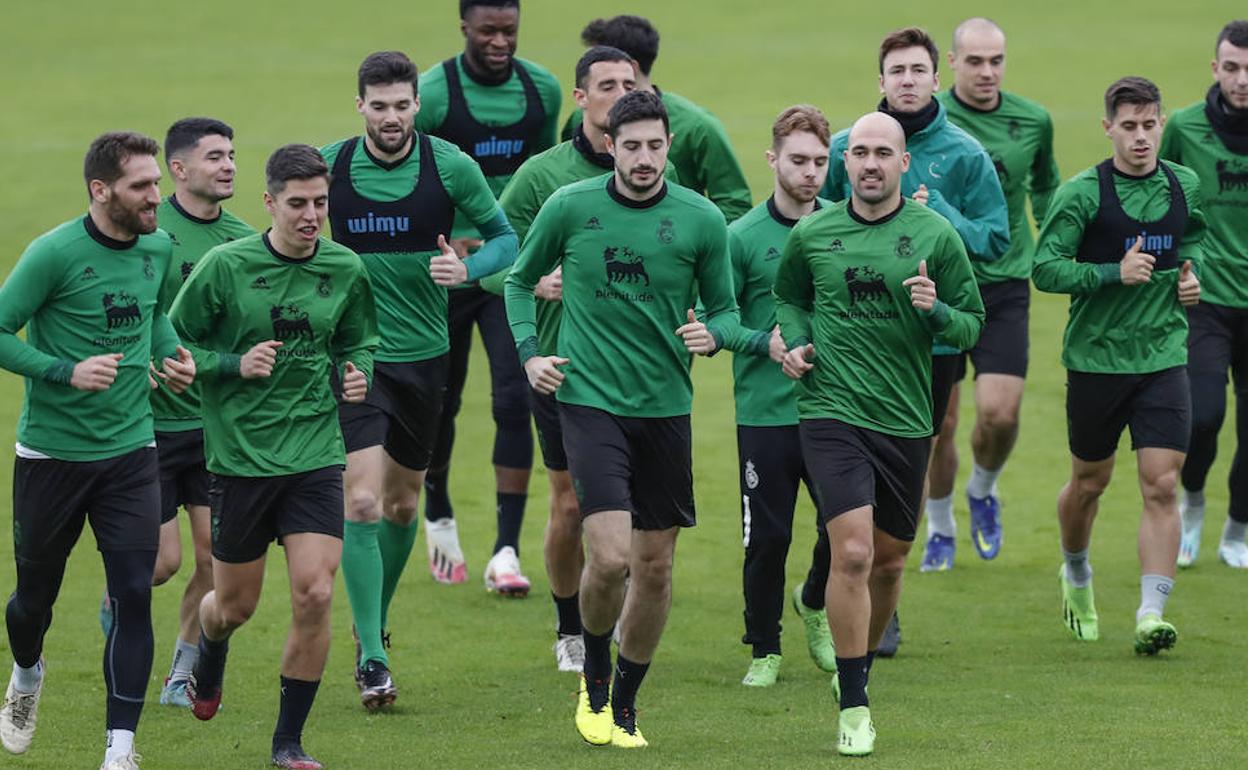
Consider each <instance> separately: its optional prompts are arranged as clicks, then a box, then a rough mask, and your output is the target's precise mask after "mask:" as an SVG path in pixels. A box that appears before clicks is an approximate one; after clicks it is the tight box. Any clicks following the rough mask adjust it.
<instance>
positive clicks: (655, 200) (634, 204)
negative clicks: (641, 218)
mask: <svg viewBox="0 0 1248 770" xmlns="http://www.w3.org/2000/svg"><path fill="white" fill-rule="evenodd" d="M660 184H661V185H662V187H660V188H659V191H658V192H657V193H655V194H654V195H651V196H650V197H649V198H646V199H645V200H644V201H635V200H633V199H632V198H628V197H625V196H624V194H623V193H621V192H620V191H619V190H617V189H616V187H615V174H612V175H611V178H610V179H608V180H607V195H610V196H611V200H613V201H615V202H616V203H618V204H620V205H621V206H624V207H625V208H630V209H648V208H652V207H654V206H657V205H659V202H660V201H662V200H663V199H664V198H666V197H667V180H666V179H664V180H663V181H662V182H661V183H660Z"/></svg>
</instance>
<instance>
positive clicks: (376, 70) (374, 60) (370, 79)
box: [359, 51, 419, 99]
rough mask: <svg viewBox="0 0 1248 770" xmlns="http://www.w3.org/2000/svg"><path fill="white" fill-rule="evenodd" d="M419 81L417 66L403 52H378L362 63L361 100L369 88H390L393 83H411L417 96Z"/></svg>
mask: <svg viewBox="0 0 1248 770" xmlns="http://www.w3.org/2000/svg"><path fill="white" fill-rule="evenodd" d="M418 79H419V75H418V72H417V70H416V65H415V64H413V63H412V60H411V59H409V58H407V54H405V53H403V52H402V51H378V52H376V53H370V54H369V55H368V56H366V57H364V61H362V62H360V73H359V87H360V98H361V99H363V98H364V89H365V88H367V87H368V86H388V85H390V84H391V83H411V84H412V95H413V96H415V95H416V81H417V80H418Z"/></svg>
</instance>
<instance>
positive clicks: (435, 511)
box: [425, 467, 455, 521]
mask: <svg viewBox="0 0 1248 770" xmlns="http://www.w3.org/2000/svg"><path fill="white" fill-rule="evenodd" d="M450 473H451V469H450V468H449V467H447V468H439V469H438V470H436V471H435V470H433V469H432V468H431V469H430V470H429V472H428V473H427V474H425V518H426V519H427V520H429V521H437V520H438V519H453V518H455V510H454V509H453V508H451V490H450V485H449V484H448V483H447V482H448V477H449V476H450Z"/></svg>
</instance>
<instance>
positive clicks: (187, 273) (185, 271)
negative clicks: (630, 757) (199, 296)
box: [178, 262, 195, 283]
mask: <svg viewBox="0 0 1248 770" xmlns="http://www.w3.org/2000/svg"><path fill="white" fill-rule="evenodd" d="M194 269H195V263H194V262H183V263H182V264H181V265H180V266H179V268H178V270H179V272H181V273H182V282H183V283H185V282H186V279H187V278H190V277H191V271H192V270H194Z"/></svg>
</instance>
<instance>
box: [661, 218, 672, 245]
mask: <svg viewBox="0 0 1248 770" xmlns="http://www.w3.org/2000/svg"><path fill="white" fill-rule="evenodd" d="M656 235H657V236H658V237H659V243H662V244H663V245H667V244H669V243H671V242H672V241H674V240H676V223H675V222H673V221H672V220H670V219H668V218H666V217H664V218H663V219H662V220H660V221H659V230H658V232H657V233H656Z"/></svg>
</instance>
